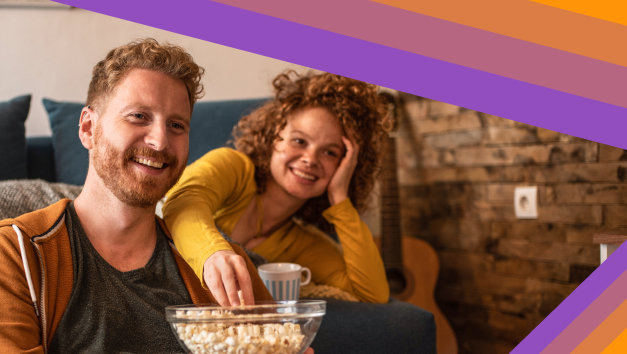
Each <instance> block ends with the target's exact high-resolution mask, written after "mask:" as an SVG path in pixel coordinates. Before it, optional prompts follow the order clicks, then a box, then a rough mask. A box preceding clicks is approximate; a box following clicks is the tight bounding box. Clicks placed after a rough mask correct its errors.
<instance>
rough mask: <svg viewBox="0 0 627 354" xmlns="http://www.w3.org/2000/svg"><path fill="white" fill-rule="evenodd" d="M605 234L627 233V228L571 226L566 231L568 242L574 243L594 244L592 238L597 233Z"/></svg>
mask: <svg viewBox="0 0 627 354" xmlns="http://www.w3.org/2000/svg"><path fill="white" fill-rule="evenodd" d="M603 232H624V233H627V227H616V226H614V227H612V226H607V225H602V226H589V225H569V226H568V227H567V229H566V242H573V243H593V241H592V236H593V235H594V234H596V233H603Z"/></svg>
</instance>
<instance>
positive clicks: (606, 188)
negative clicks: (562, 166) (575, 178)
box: [555, 183, 627, 204]
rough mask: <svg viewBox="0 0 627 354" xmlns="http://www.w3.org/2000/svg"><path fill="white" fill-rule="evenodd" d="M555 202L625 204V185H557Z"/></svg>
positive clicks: (626, 189) (626, 187)
mask: <svg viewBox="0 0 627 354" xmlns="http://www.w3.org/2000/svg"><path fill="white" fill-rule="evenodd" d="M555 196H556V202H557V203H560V204H562V203H563V204H573V203H575V204H626V203H627V185H625V184H616V183H598V184H590V183H585V184H579V183H578V184H558V185H555Z"/></svg>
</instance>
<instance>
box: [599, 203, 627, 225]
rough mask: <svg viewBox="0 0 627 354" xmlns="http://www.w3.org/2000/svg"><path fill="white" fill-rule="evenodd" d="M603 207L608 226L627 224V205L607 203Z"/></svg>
mask: <svg viewBox="0 0 627 354" xmlns="http://www.w3.org/2000/svg"><path fill="white" fill-rule="evenodd" d="M603 208H604V214H605V220H604V221H605V225H606V226H610V227H616V226H627V205H606V206H604V207H603Z"/></svg>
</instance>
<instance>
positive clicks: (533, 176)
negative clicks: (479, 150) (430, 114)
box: [399, 162, 627, 185]
mask: <svg viewBox="0 0 627 354" xmlns="http://www.w3.org/2000/svg"><path fill="white" fill-rule="evenodd" d="M401 175H402V176H403V178H402V181H403V184H404V185H417V184H430V183H435V182H469V183H474V182H516V183H528V184H533V183H573V182H625V181H626V180H627V163H625V162H604V163H589V164H578V163H570V164H564V165H546V166H485V167H484V166H480V167H438V168H423V169H420V171H419V172H418V171H403V170H401V171H399V176H401Z"/></svg>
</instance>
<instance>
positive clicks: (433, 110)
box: [429, 101, 459, 116]
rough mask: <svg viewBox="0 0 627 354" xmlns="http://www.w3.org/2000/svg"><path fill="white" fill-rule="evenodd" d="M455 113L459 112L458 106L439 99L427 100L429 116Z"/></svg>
mask: <svg viewBox="0 0 627 354" xmlns="http://www.w3.org/2000/svg"><path fill="white" fill-rule="evenodd" d="M457 113H459V107H458V106H455V105H452V104H448V103H444V102H440V101H429V115H431V116H442V115H449V114H457Z"/></svg>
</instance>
